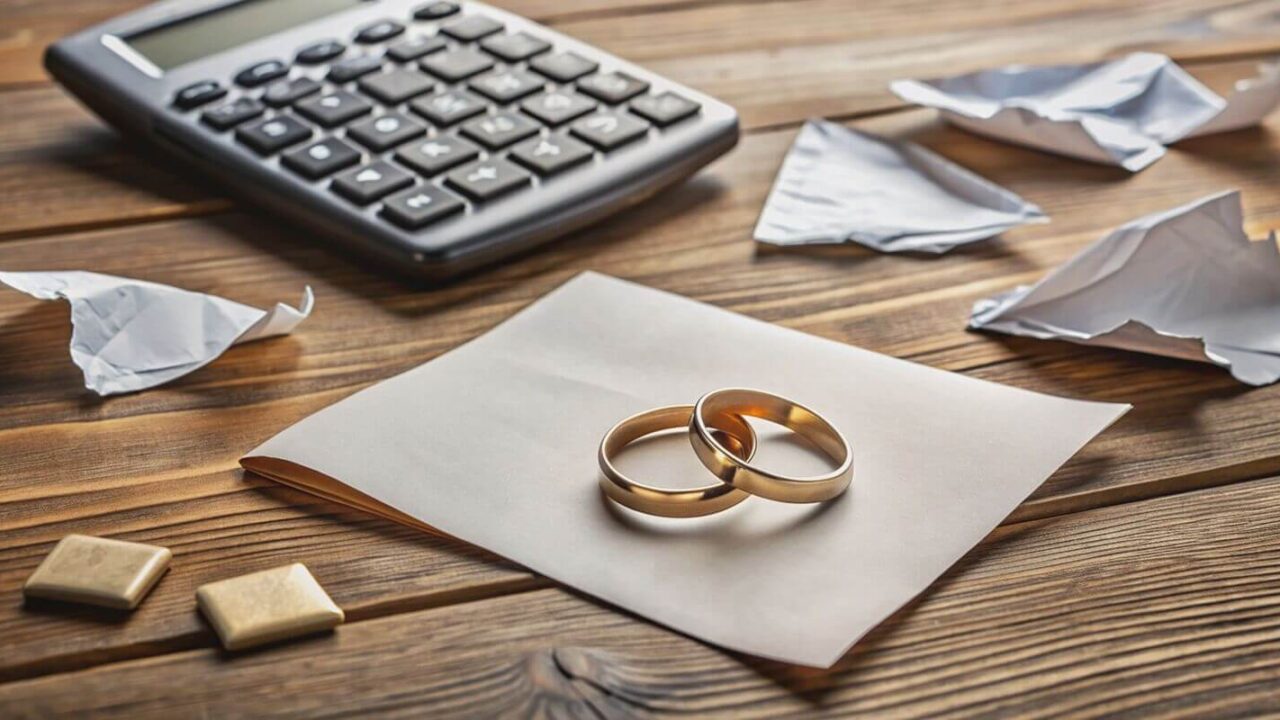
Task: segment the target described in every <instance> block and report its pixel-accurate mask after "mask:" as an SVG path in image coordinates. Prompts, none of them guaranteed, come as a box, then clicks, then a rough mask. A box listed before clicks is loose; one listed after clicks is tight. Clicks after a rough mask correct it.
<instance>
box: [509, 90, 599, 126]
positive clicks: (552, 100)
mask: <svg viewBox="0 0 1280 720" xmlns="http://www.w3.org/2000/svg"><path fill="white" fill-rule="evenodd" d="M520 109H521V110H524V111H525V112H527V113H529V114H530V115H532V116H534V117H536V118H538V119H539V120H541V121H542V122H544V123H546V124H548V125H563V124H564V123H567V122H569V121H570V120H573V119H574V118H577V117H581V116H583V115H586V114H587V113H589V112H591V111H592V110H595V109H596V104H595V103H594V102H592V101H591V100H588V99H586V98H584V97H582V96H581V95H578V94H577V93H572V92H569V91H568V90H555V91H552V92H545V93H542V94H541V95H535V96H533V97H531V98H529V99H528V100H525V101H524V102H522V103H520Z"/></svg>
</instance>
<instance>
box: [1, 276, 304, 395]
mask: <svg viewBox="0 0 1280 720" xmlns="http://www.w3.org/2000/svg"><path fill="white" fill-rule="evenodd" d="M0 283H4V284H5V285H8V286H9V287H12V288H13V289H15V290H20V291H22V292H24V293H27V294H28V295H31V296H32V297H36V298H40V299H41V300H57V299H63V300H67V301H69V302H70V303H71V325H72V332H71V359H72V360H73V361H75V364H76V365H78V366H79V367H80V369H81V370H83V371H84V382H85V387H87V388H89V389H90V390H93V391H94V392H96V393H98V394H99V395H113V394H116V393H126V392H133V391H136V390H145V389H147V388H151V387H155V386H157V385H161V384H164V383H166V382H169V381H170V380H173V379H175V378H179V377H182V376H183V375H186V374H187V373H190V372H192V371H194V370H196V369H198V368H200V367H203V366H204V365H207V364H208V363H210V362H212V361H213V360H214V359H216V358H217V357H218V356H219V355H221V354H222V353H223V352H225V351H226V349H227V348H229V347H231V346H232V345H236V344H239V343H243V342H249V341H250V340H259V339H262V338H265V337H271V336H274V335H286V334H288V333H290V332H293V329H294V328H295V327H297V326H298V323H300V322H302V321H303V320H305V319H306V318H307V316H308V315H310V314H311V307H312V305H313V304H314V302H315V298H314V296H313V295H312V293H311V288H310V287H308V288H306V290H305V292H304V293H303V297H302V303H301V305H300V306H299V308H298V309H294V308H292V307H289V306H288V305H284V304H277V305H276V306H275V307H273V308H271V309H270V310H259V309H258V308H254V307H249V306H248V305H241V304H240V303H237V302H232V301H230V300H227V299H225V298H220V297H217V296H215V295H206V294H204V293H198V292H191V291H189V290H182V289H179V288H176V287H171V286H169V285H161V284H158V283H152V282H146V281H143V280H133V279H130V278H123V277H116V276H114V275H103V274H100V273H93V272H82V271H66V272H0Z"/></svg>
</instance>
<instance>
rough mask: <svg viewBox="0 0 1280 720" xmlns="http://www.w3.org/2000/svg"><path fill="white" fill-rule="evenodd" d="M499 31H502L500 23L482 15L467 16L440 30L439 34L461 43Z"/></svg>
mask: <svg viewBox="0 0 1280 720" xmlns="http://www.w3.org/2000/svg"><path fill="white" fill-rule="evenodd" d="M500 30H502V23H500V22H498V21H497V20H493V19H492V18H487V17H485V16H483V15H468V16H466V17H464V18H462V19H460V20H454V21H453V22H451V23H448V24H447V25H445V26H444V27H442V28H440V32H442V33H444V34H445V35H448V36H449V37H452V38H454V39H457V40H461V41H463V42H471V41H473V40H479V39H480V38H482V37H485V36H486V35H492V34H494V33H496V32H498V31H500Z"/></svg>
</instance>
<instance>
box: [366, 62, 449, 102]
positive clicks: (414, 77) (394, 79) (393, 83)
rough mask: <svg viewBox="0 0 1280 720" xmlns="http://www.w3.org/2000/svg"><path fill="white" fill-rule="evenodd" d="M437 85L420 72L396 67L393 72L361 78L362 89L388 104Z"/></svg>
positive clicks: (401, 100)
mask: <svg viewBox="0 0 1280 720" xmlns="http://www.w3.org/2000/svg"><path fill="white" fill-rule="evenodd" d="M435 86H436V83H435V81H434V80H432V79H431V78H430V77H428V76H426V75H424V74H422V73H420V72H418V71H417V70H406V69H404V68H396V69H395V70H392V71H391V72H385V73H378V74H376V75H365V76H364V77H362V78H360V89H361V90H362V91H364V92H365V93H366V94H368V95H372V96H373V97H374V98H375V99H377V100H381V101H382V102H384V103H387V104H388V105H399V104H400V103H402V102H404V101H406V100H408V99H410V98H415V97H417V96H419V95H421V94H423V93H425V92H427V91H429V90H431V89H432V88H434V87H435Z"/></svg>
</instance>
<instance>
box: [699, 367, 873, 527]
mask: <svg viewBox="0 0 1280 720" xmlns="http://www.w3.org/2000/svg"><path fill="white" fill-rule="evenodd" d="M695 408H696V409H695V412H694V416H693V418H692V419H691V422H690V425H689V430H690V440H691V441H692V443H693V449H694V451H695V452H696V453H697V454H698V458H699V459H700V460H702V463H703V465H706V467H707V469H709V470H711V472H713V473H714V474H715V476H716V477H718V478H720V479H721V480H723V481H724V482H725V483H727V484H729V485H733V486H734V487H737V488H741V489H743V490H745V491H747V492H749V493H751V494H753V495H759V496H761V497H765V498H769V499H771V500H778V501H781V502H794V503H809V502H821V501H823V500H830V499H831V498H834V497H836V496H838V495H840V494H841V493H843V492H844V491H845V490H846V489H847V488H848V487H849V483H850V481H851V480H852V478H853V451H852V450H851V449H850V447H849V443H848V442H847V441H846V440H845V438H844V436H843V435H841V434H840V431H839V430H837V429H836V428H835V426H833V425H832V424H831V423H829V422H827V421H826V420H825V419H824V418H823V417H822V416H820V415H818V414H817V413H815V412H813V411H812V410H810V409H809V408H806V407H804V406H803V405H800V404H798V403H795V402H792V401H790V400H787V399H786V398H782V397H779V396H777V395H773V394H771V393H767V392H763V391H760V390H749V389H746V388H731V389H726V390H716V391H714V392H711V393H708V394H706V395H704V396H703V397H702V399H700V400H699V401H698V404H697V405H696V406H695ZM726 415H729V416H732V415H738V416H744V415H745V416H749V417H757V418H760V419H762V420H768V421H770V422H773V423H776V424H778V425H782V426H783V427H785V428H787V429H789V430H791V431H793V432H795V433H797V434H799V435H801V436H803V437H804V438H806V439H807V440H809V441H810V442H812V443H813V444H815V445H817V446H818V448H819V449H820V450H822V452H823V453H825V454H826V455H827V456H829V457H830V458H831V459H832V460H833V461H835V463H836V465H837V467H836V468H835V469H834V470H832V471H831V472H829V473H826V474H823V475H816V476H809V477H790V476H787V475H781V474H778V473H774V472H770V471H768V470H765V469H763V468H760V467H757V466H755V465H752V464H751V462H750V460H751V458H745V459H744V458H742V457H740V456H738V455H736V454H734V453H732V452H730V448H727V447H725V446H724V445H723V444H722V443H720V442H719V440H717V439H716V438H715V437H714V436H713V434H712V433H711V432H710V426H708V425H707V423H706V421H705V419H706V418H720V417H724V416H726Z"/></svg>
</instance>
